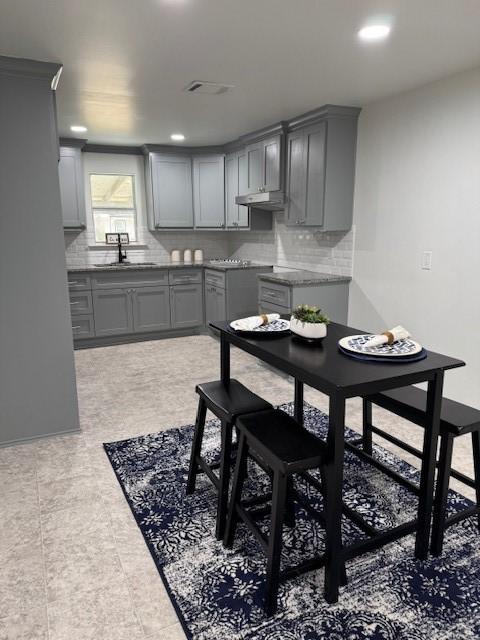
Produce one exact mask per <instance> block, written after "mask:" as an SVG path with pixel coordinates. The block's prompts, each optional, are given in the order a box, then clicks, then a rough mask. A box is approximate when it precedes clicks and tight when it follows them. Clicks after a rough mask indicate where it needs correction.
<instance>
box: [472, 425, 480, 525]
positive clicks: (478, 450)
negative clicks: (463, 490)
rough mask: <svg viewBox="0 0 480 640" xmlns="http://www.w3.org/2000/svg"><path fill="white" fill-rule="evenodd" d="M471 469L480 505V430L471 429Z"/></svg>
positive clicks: (479, 516) (478, 517)
mask: <svg viewBox="0 0 480 640" xmlns="http://www.w3.org/2000/svg"><path fill="white" fill-rule="evenodd" d="M472 449H473V470H474V475H473V477H474V478H475V492H476V494H477V507H480V431H472ZM477 519H478V529H479V530H480V514H478V516H477Z"/></svg>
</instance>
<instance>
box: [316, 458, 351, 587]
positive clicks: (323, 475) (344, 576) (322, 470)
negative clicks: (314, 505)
mask: <svg viewBox="0 0 480 640" xmlns="http://www.w3.org/2000/svg"><path fill="white" fill-rule="evenodd" d="M320 480H321V482H322V489H323V500H324V504H325V507H324V510H325V512H326V510H327V508H326V504H327V503H326V500H325V496H326V494H327V474H326V473H325V468H324V467H323V466H321V467H320ZM342 546H343V545H342ZM347 584H348V578H347V569H346V567H345V560H342V566H341V569H340V586H341V587H346V586H347Z"/></svg>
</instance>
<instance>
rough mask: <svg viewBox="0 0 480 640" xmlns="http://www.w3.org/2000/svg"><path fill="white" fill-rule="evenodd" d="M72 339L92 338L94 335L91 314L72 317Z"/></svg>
mask: <svg viewBox="0 0 480 640" xmlns="http://www.w3.org/2000/svg"><path fill="white" fill-rule="evenodd" d="M72 332H73V339H74V340H77V339H79V338H93V336H94V335H95V325H94V323H93V316H92V315H84V316H74V317H73V318H72Z"/></svg>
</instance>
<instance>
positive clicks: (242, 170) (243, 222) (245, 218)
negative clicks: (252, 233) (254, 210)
mask: <svg viewBox="0 0 480 640" xmlns="http://www.w3.org/2000/svg"><path fill="white" fill-rule="evenodd" d="M237 157H238V195H239V196H244V195H246V194H247V193H248V155H247V150H246V149H242V150H241V151H239V152H238V154H237ZM248 225H249V209H248V207H244V206H240V207H238V227H243V228H245V227H248Z"/></svg>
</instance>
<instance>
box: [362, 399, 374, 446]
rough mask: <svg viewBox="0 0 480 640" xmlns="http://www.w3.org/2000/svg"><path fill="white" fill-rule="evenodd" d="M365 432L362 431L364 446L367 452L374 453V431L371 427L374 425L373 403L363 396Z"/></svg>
mask: <svg viewBox="0 0 480 640" xmlns="http://www.w3.org/2000/svg"><path fill="white" fill-rule="evenodd" d="M362 404H363V411H362V414H363V429H362V430H363V433H362V446H363V450H364V451H365V453H368V455H370V456H371V455H372V431H371V429H370V427H371V425H372V403H371V402H370V401H369V400H366V399H365V398H363V403H362Z"/></svg>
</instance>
